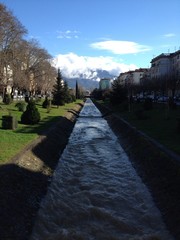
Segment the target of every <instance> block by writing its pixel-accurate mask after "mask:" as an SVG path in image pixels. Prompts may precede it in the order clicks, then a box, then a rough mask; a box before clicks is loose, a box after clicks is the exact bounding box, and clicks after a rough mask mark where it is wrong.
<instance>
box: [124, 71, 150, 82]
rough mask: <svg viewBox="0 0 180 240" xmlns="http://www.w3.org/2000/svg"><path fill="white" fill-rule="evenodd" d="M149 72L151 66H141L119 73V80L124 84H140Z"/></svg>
mask: <svg viewBox="0 0 180 240" xmlns="http://www.w3.org/2000/svg"><path fill="white" fill-rule="evenodd" d="M148 73H149V68H139V69H136V70H133V71H128V72H124V73H121V74H120V75H119V80H120V82H121V83H122V85H126V84H133V85H138V84H140V82H141V79H142V78H143V77H144V76H145V75H147V74H148Z"/></svg>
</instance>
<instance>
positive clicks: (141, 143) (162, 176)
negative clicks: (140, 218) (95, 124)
mask: <svg viewBox="0 0 180 240" xmlns="http://www.w3.org/2000/svg"><path fill="white" fill-rule="evenodd" d="M95 104H96V106H97V107H98V108H99V110H100V111H101V112H102V114H104V116H105V119H106V120H107V121H108V123H109V125H110V127H111V129H112V130H113V131H114V133H115V134H116V136H117V137H118V139H119V141H120V143H121V145H122V147H123V148H124V150H125V151H126V153H127V154H128V156H129V158H130V160H131V162H132V165H133V167H134V168H135V169H136V171H137V173H138V174H139V176H140V177H141V178H142V180H143V181H144V183H145V184H146V186H147V187H148V188H149V190H150V192H151V194H152V197H153V199H154V201H155V203H156V205H157V207H158V208H159V210H160V211H161V213H162V216H163V219H164V222H165V224H166V226H167V228H168V229H169V231H170V232H171V233H172V235H173V236H174V237H175V239H176V240H178V239H180V228H179V226H180V204H179V203H180V187H179V186H180V156H178V155H176V154H174V153H172V152H171V151H169V150H168V149H166V148H164V147H163V146H162V145H160V144H159V143H157V142H156V141H155V140H153V139H151V138H149V137H148V136H146V135H145V134H144V133H142V132H140V131H138V130H137V129H136V128H134V127H132V126H131V125H130V124H129V123H127V122H126V121H124V120H123V119H122V118H120V117H119V116H117V115H116V114H113V113H112V112H110V110H109V109H107V108H105V107H104V106H102V105H100V104H98V103H95ZM108 113H110V114H108Z"/></svg>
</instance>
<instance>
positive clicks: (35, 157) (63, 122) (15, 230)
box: [0, 104, 82, 240]
mask: <svg viewBox="0 0 180 240" xmlns="http://www.w3.org/2000/svg"><path fill="white" fill-rule="evenodd" d="M81 108H82V104H77V105H76V106H75V108H74V109H73V110H71V111H68V112H67V113H66V115H65V116H64V117H59V121H58V122H57V123H55V124H54V125H53V126H51V127H50V128H48V129H47V130H46V131H44V132H43V133H42V134H41V135H40V136H39V138H38V139H36V140H35V141H33V142H32V143H31V144H29V145H28V146H27V147H26V148H25V149H23V150H22V151H21V152H20V153H19V154H17V155H16V156H15V157H13V158H12V159H11V160H10V162H8V163H7V164H4V165H1V166H0V239H3V240H27V239H28V237H29V235H30V233H31V231H32V227H33V224H34V221H35V216H36V214H37V211H38V209H39V206H40V202H41V200H42V199H43V197H44V196H45V194H46V191H47V188H48V185H49V183H50V181H51V177H52V174H53V171H54V170H55V168H56V165H57V163H58V161H59V158H60V155H61V153H62V152H63V150H64V148H65V146H66V145H67V142H68V138H69V136H70V134H71V132H72V130H73V127H74V124H75V121H76V115H77V114H78V112H79V111H80V110H81Z"/></svg>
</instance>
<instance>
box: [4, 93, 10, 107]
mask: <svg viewBox="0 0 180 240" xmlns="http://www.w3.org/2000/svg"><path fill="white" fill-rule="evenodd" d="M3 102H4V103H5V104H7V105H8V104H10V103H12V98H11V95H10V94H8V93H7V94H5V96H4V99H3Z"/></svg>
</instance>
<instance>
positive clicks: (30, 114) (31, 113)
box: [21, 100, 41, 125]
mask: <svg viewBox="0 0 180 240" xmlns="http://www.w3.org/2000/svg"><path fill="white" fill-rule="evenodd" d="M40 119H41V116H40V113H39V111H38V109H37V108H36V105H35V102H34V101H33V100H31V101H29V103H28V105H27V108H26V111H25V112H24V113H23V114H22V115H21V122H22V123H23V124H32V125H33V124H36V123H38V122H39V121H40Z"/></svg>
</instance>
